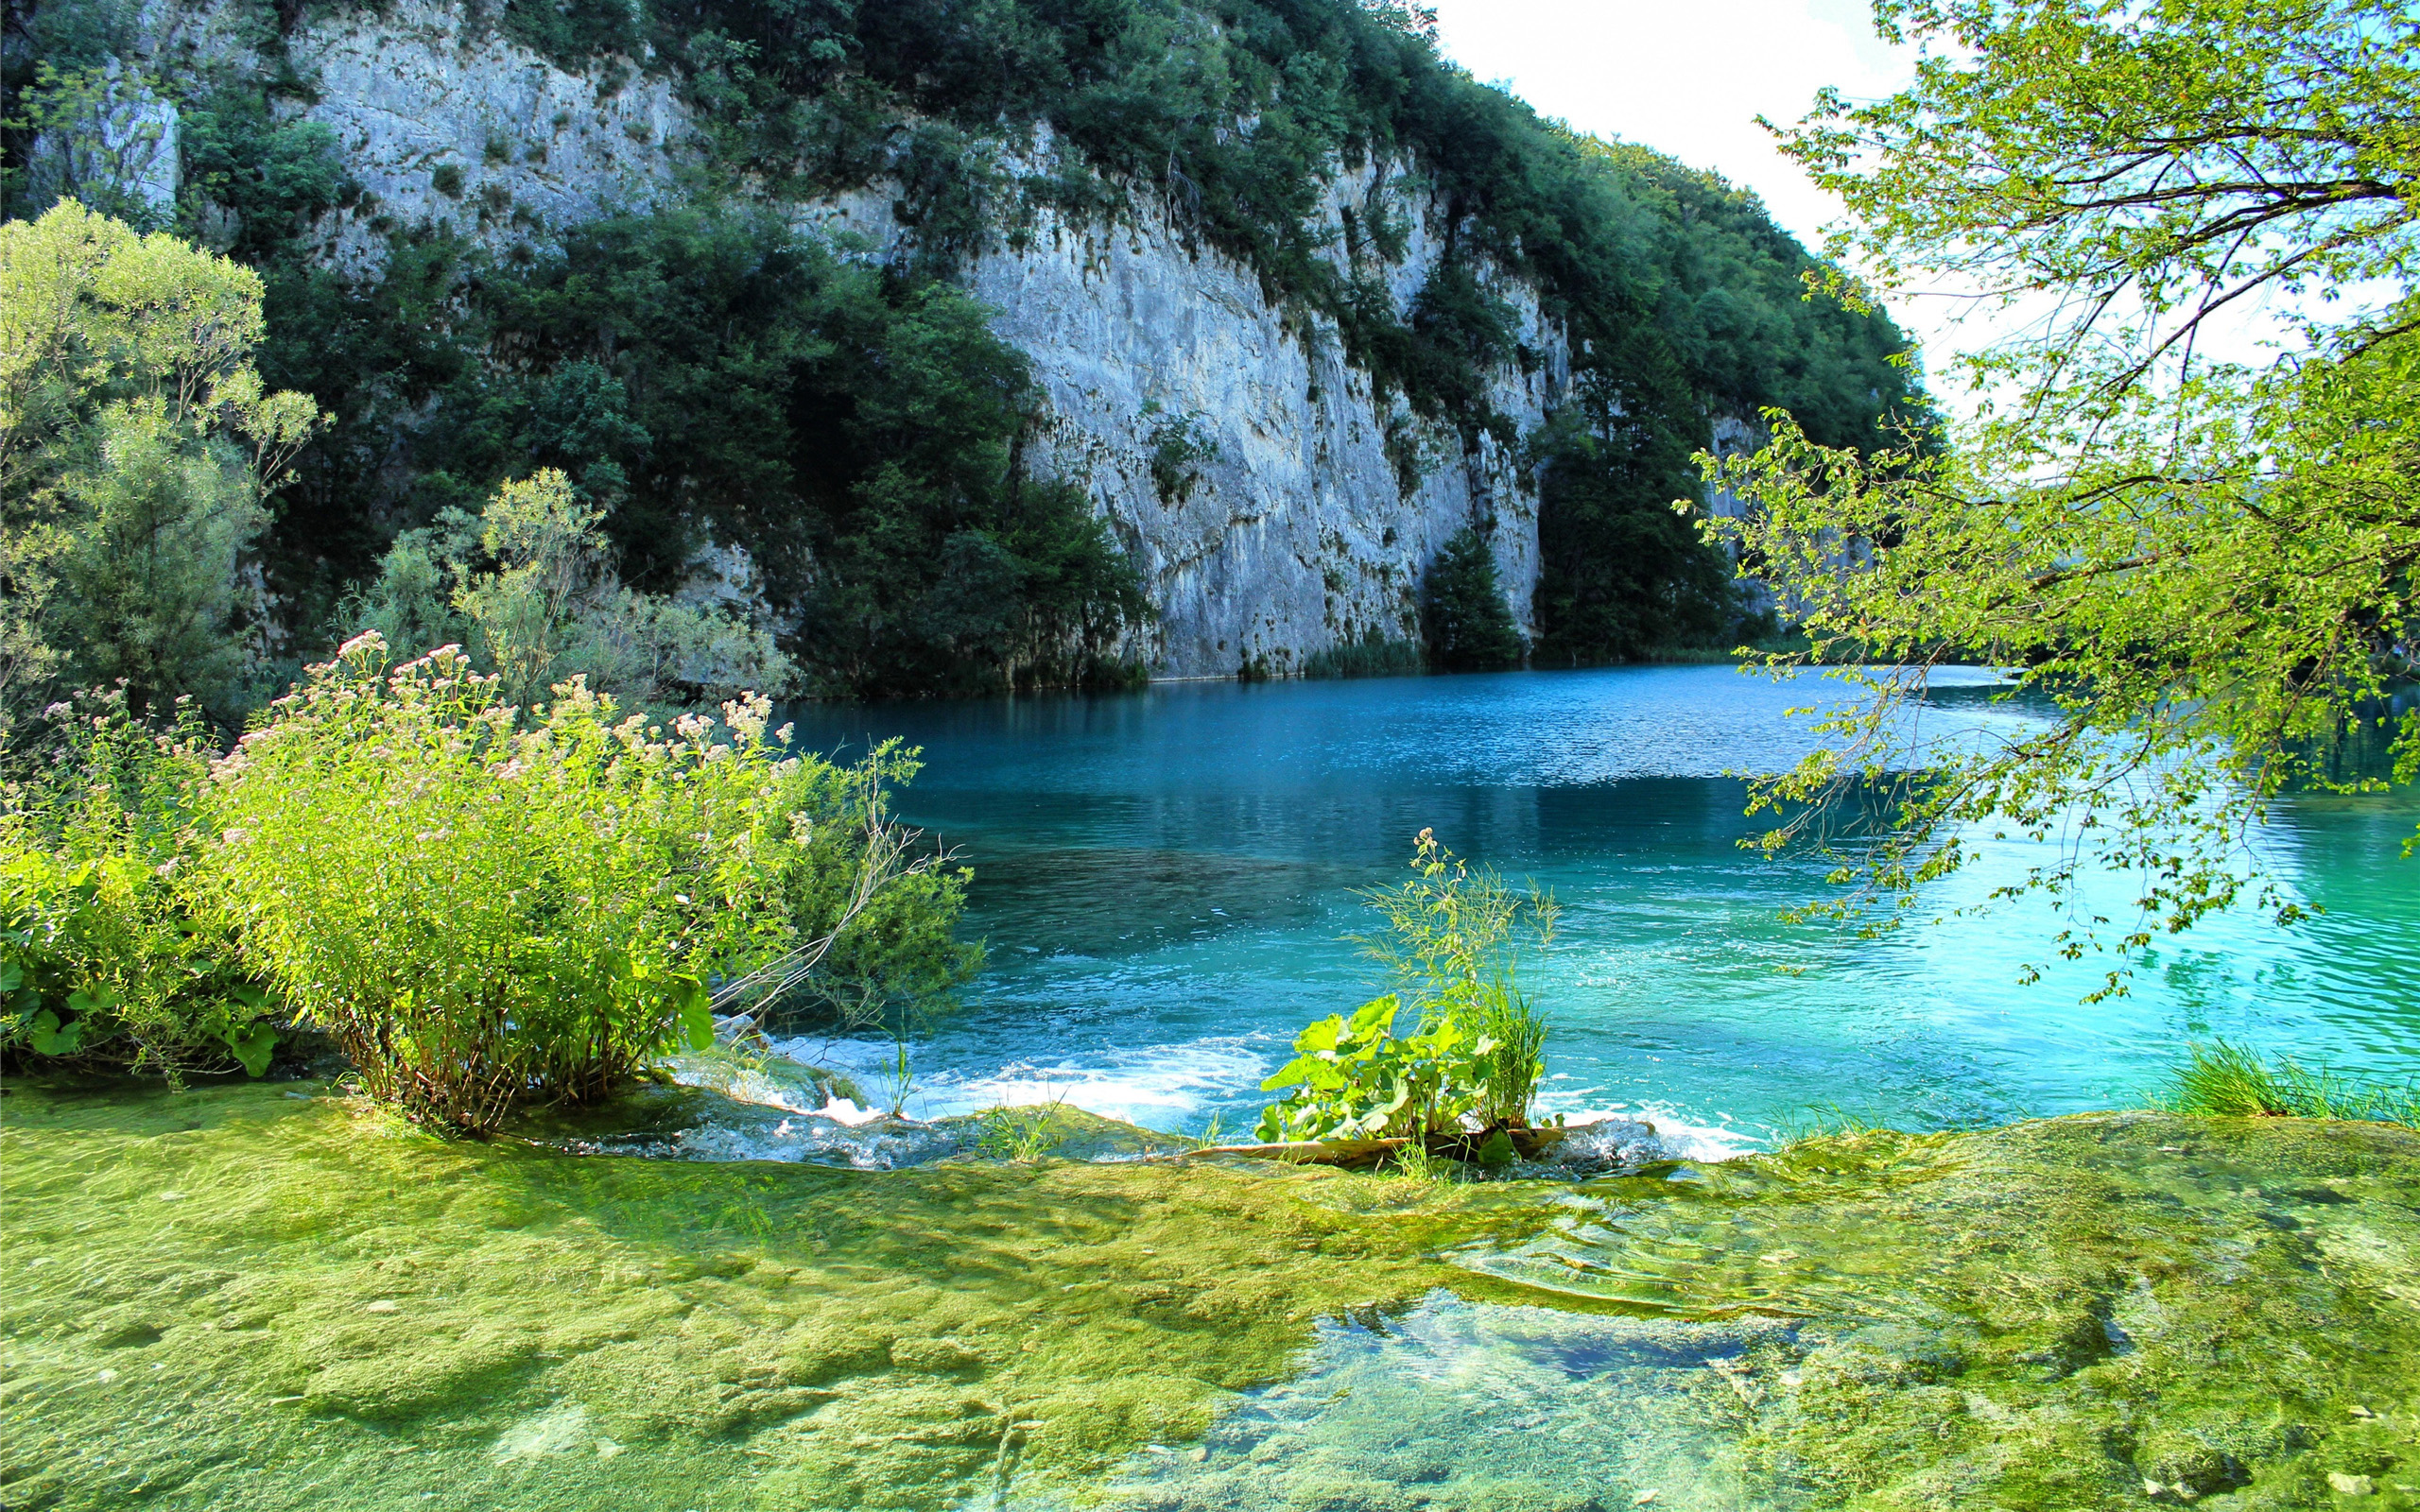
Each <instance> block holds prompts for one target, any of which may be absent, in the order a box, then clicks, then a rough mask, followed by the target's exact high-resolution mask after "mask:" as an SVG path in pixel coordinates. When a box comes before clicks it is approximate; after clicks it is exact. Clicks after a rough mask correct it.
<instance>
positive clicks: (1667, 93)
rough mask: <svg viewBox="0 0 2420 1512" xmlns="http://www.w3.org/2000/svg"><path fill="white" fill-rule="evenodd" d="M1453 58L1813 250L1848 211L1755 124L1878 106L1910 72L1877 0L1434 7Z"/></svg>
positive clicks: (1455, 0) (1566, 0) (1599, 0)
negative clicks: (1842, 98)
mask: <svg viewBox="0 0 2420 1512" xmlns="http://www.w3.org/2000/svg"><path fill="white" fill-rule="evenodd" d="M1434 3H1435V5H1436V8H1437V37H1438V42H1439V43H1440V44H1441V45H1442V46H1443V50H1444V52H1445V55H1446V56H1447V57H1449V58H1451V59H1453V60H1454V61H1456V62H1458V63H1460V64H1461V65H1462V66H1463V67H1464V68H1467V69H1469V70H1470V71H1471V73H1472V74H1473V75H1474V76H1475V77H1478V78H1479V79H1481V80H1483V81H1485V82H1488V83H1491V84H1502V85H1504V86H1506V87H1507V88H1509V89H1510V90H1511V91H1512V92H1513V94H1518V95H1519V96H1521V97H1522V98H1523V99H1525V100H1528V101H1529V102H1530V104H1531V105H1533V106H1535V107H1537V109H1538V110H1539V112H1541V113H1543V114H1547V115H1551V116H1559V117H1561V118H1562V119H1564V120H1565V121H1568V122H1570V123H1571V125H1573V126H1574V127H1577V128H1578V129H1581V130H1582V131H1586V132H1589V133H1591V134H1593V135H1597V136H1616V137H1620V138H1621V139H1622V140H1624V141H1626V142H1634V143H1637V144H1638V145H1640V146H1649V147H1653V148H1655V149H1656V150H1657V151H1659V152H1663V153H1666V154H1668V155H1669V156H1671V157H1675V158H1678V159H1680V160H1681V161H1682V162H1683V163H1687V164H1688V165H1689V166H1691V167H1693V168H1711V169H1713V170H1714V171H1715V172H1717V173H1720V174H1721V175H1722V176H1723V177H1724V178H1726V179H1728V180H1731V181H1732V182H1733V183H1735V184H1737V185H1739V186H1740V187H1742V188H1747V189H1753V190H1755V192H1756V194H1757V195H1759V196H1760V197H1762V198H1763V199H1764V201H1765V208H1766V209H1767V210H1769V211H1770V212H1772V215H1773V218H1774V219H1775V220H1777V221H1779V222H1780V223H1781V224H1782V226H1783V227H1784V228H1786V229H1787V230H1789V232H1792V233H1794V234H1795V235H1796V236H1797V237H1798V238H1799V239H1800V240H1801V241H1804V242H1806V243H1807V244H1808V245H1809V246H1810V247H1812V246H1813V245H1814V243H1815V241H1816V237H1817V233H1818V232H1820V231H1821V230H1822V229H1823V226H1824V223H1825V222H1826V221H1828V220H1831V219H1833V218H1834V217H1835V216H1837V215H1839V213H1840V203H1839V201H1838V200H1835V199H1833V198H1830V197H1829V196H1827V195H1825V194H1824V193H1823V192H1822V191H1821V190H1818V189H1817V188H1816V187H1815V186H1814V185H1813V184H1812V183H1810V182H1808V181H1807V180H1806V175H1804V174H1802V173H1800V172H1799V171H1798V169H1797V167H1796V166H1795V165H1793V164H1792V163H1790V162H1789V159H1787V158H1785V157H1783V156H1782V155H1781V154H1780V153H1779V152H1778V151H1776V150H1775V149H1774V147H1773V145H1772V137H1771V136H1770V135H1769V134H1768V133H1767V132H1766V131H1765V129H1763V128H1762V127H1760V126H1758V125H1757V124H1756V119H1755V118H1756V116H1758V115H1759V114H1762V115H1766V116H1769V117H1771V118H1772V120H1774V121H1776V122H1779V123H1783V124H1787V123H1789V122H1792V121H1795V120H1797V119H1798V118H1799V117H1800V116H1802V115H1804V114H1806V110H1807V107H1808V106H1809V105H1810V104H1812V103H1813V101H1814V98H1815V92H1816V91H1817V90H1819V89H1822V88H1823V87H1824V85H1826V84H1831V85H1836V86H1838V87H1839V88H1840V90H1841V92H1842V93H1843V94H1848V95H1850V96H1851V97H1853V98H1866V99H1878V98H1880V97H1881V96H1883V95H1886V94H1891V93H1893V91H1895V90H1897V89H1898V88H1900V87H1901V86H1902V85H1903V84H1905V83H1906V82H1907V81H1908V80H1909V78H1910V77H1912V75H1913V72H1914V56H1915V55H1914V50H1913V49H1912V48H1897V49H1894V48H1891V47H1887V46H1885V45H1884V44H1883V43H1880V42H1879V41H1877V40H1876V38H1875V35H1874V27H1873V24H1872V18H1873V10H1872V8H1871V6H1870V4H1869V0H1434Z"/></svg>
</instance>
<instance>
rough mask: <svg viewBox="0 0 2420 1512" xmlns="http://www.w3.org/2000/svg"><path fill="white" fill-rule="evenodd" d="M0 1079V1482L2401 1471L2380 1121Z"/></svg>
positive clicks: (2292, 1490) (125, 1493)
mask: <svg viewBox="0 0 2420 1512" xmlns="http://www.w3.org/2000/svg"><path fill="white" fill-rule="evenodd" d="M667 1095H673V1094H667ZM677 1095H679V1096H689V1095H710V1094H692V1093H681V1094H677ZM0 1108H5V1113H6V1117H5V1124H0V1196H4V1197H5V1199H6V1203H7V1212H8V1215H9V1222H8V1224H7V1228H6V1232H5V1236H0V1264H5V1266H6V1269H7V1274H8V1275H9V1278H10V1282H9V1284H10V1292H9V1340H8V1362H9V1370H8V1374H7V1382H6V1385H5V1389H0V1487H5V1489H0V1500H5V1502H6V1503H7V1504H9V1505H10V1506H18V1505H24V1506H27V1507H32V1506H43V1507H58V1508H95V1509H97V1508H103V1507H118V1506H124V1505H128V1504H131V1503H137V1502H139V1503H142V1504H147V1505H156V1506H163V1507H204V1506H208V1507H214V1508H216V1507H244V1508H285V1507H293V1508H304V1507H308V1508H312V1509H314V1512H320V1509H330V1508H333V1509H339V1512H342V1509H350V1508H369V1507H382V1508H383V1507H399V1506H409V1507H415V1508H419V1507H428V1508H432V1509H442V1508H446V1507H464V1508H470V1507H478V1508H488V1507H500V1506H511V1507H515V1508H527V1509H547V1508H562V1509H565V1512H569V1509H575V1508H577V1509H589V1508H597V1507H614V1508H625V1507H627V1508H633V1509H641V1512H646V1509H654V1508H663V1509H666V1512H683V1509H690V1508H698V1509H702V1508H705V1507H708V1506H711V1507H715V1508H717V1509H735V1508H759V1507H761V1508H767V1509H781V1512H821V1509H823V1508H840V1507H897V1508H903V1509H935V1512H938V1509H942V1508H959V1507H977V1508H991V1507H994V1506H997V1507H999V1508H1002V1509H1004V1512H1005V1509H1011V1508H1032V1509H1036V1512H1040V1509H1043V1508H1057V1507H1063V1506H1066V1507H1072V1506H1076V1505H1101V1506H1113V1507H1115V1506H1120V1505H1133V1506H1137V1507H1145V1506H1150V1507H1162V1508H1168V1509H1171V1512H1173V1509H1176V1508H1201V1509H1203V1512H1208V1509H1210V1508H1213V1507H1218V1508H1227V1507H1255V1506H1267V1507H1270V1508H1272V1509H1274V1508H1277V1507H1281V1506H1283V1507H1287V1508H1294V1507H1302V1506H1322V1507H1333V1508H1336V1509H1338V1512H1374V1509H1377V1508H1392V1507H1403V1508H1406V1509H1419V1512H1480V1509H1503V1512H1512V1509H1515V1508H1523V1509H1527V1508H1536V1509H1540V1512H1546V1509H1559V1512H1583V1509H1585V1508H1589V1507H1598V1508H1622V1507H1630V1506H1636V1505H1647V1506H1654V1507H1658V1508H1676V1507H1677V1508H1705V1509H1713V1508H1723V1509H1727V1512H1765V1509H1774V1512H1779V1509H1785V1508H1802V1507H1804V1508H1817V1507H1857V1508H1919V1507H1922V1508H1944V1509H1947V1508H1960V1509H1964V1508H1974V1507H1987V1508H2006V1509H2026V1512H2030V1509H2032V1508H2050V1507H2102V1506H2109V1507H2140V1506H2149V1505H2169V1504H2183V1503H2191V1504H2193V1505H2196V1506H2212V1507H2223V1508H2229V1509H2242V1512H2250V1509H2255V1508H2260V1509H2268V1508H2286V1507H2309V1508H2319V1507H2338V1506H2351V1505H2359V1506H2361V1507H2403V1508H2411V1507H2414V1506H2420V1492H2413V1491H2411V1490H2408V1489H2406V1487H2409V1486H2414V1485H2420V1449H2415V1440H2420V1279H2415V1278H2420V1136H2414V1135H2412V1134H2411V1133H2410V1132H2408V1131H2401V1130H2394V1129H2388V1128H2382V1127H2378V1126H2375V1125H2316V1124H2300V1123H2294V1122H2291V1121H2283V1120H2268V1121H2261V1122H2257V1123H2240V1124H2237V1123H2222V1122H2195V1121H2186V1120H2178V1119H2172V1118H2166V1117H2151V1116H2107V1117H2098V1118H2079V1119H2066V1120H2057V1121H2052V1122H2048V1123H2040V1124H2030V1125H2018V1126H2015V1127H2013V1128H2008V1129H1999V1130H1991V1131H1985V1132H1980V1133H1973V1134H1954V1135H1929V1136H1910V1135H1897V1134H1889V1133H1871V1134H1864V1135H1858V1136H1854V1137H1848V1138H1841V1139H1834V1140H1824V1141H1818V1142H1811V1143H1804V1144H1800V1145H1796V1146H1792V1147H1791V1148H1790V1149H1789V1150H1786V1151H1783V1152H1781V1153H1778V1154H1775V1155H1772V1156H1765V1157H1758V1158H1755V1159H1752V1160H1739V1161H1733V1162H1729V1163H1725V1164H1719V1165H1691V1166H1689V1167H1687V1168H1685V1170H1681V1171H1674V1170H1672V1169H1671V1168H1669V1167H1668V1166H1667V1167H1662V1168H1654V1167H1651V1168H1649V1169H1648V1170H1647V1171H1646V1172H1644V1173H1641V1174H1636V1175H1631V1176H1614V1177H1603V1178H1599V1179H1596V1180H1591V1181H1587V1182H1582V1183H1581V1184H1579V1185H1576V1186H1574V1185H1571V1184H1568V1183H1562V1184H1556V1183H1547V1182H1540V1181H1506V1182H1487V1183H1474V1184H1458V1183H1440V1182H1420V1181H1411V1180H1407V1179H1402V1178H1397V1177H1379V1176H1366V1175H1357V1174H1353V1173H1347V1172H1340V1171H1334V1170H1327V1169H1320V1168H1291V1167H1285V1166H1274V1165H1268V1164H1262V1163H1256V1162H1236V1163H1234V1164H1226V1163H1217V1164H1203V1163H1199V1162H1195V1163H1180V1162H1137V1161H1132V1160H1128V1161H1109V1162H1102V1163H1085V1162H1080V1161H1075V1160H1064V1159H1059V1160H1040V1161H1019V1160H947V1161H944V1162H942V1163H940V1164H935V1165H928V1166H925V1167H923V1168H920V1169H915V1170H901V1171H866V1170H856V1169H841V1168H832V1167H826V1166H821V1165H816V1164H812V1163H770V1162H766V1161H761V1160H742V1161H729V1162H714V1161H705V1160H637V1159H627V1158H600V1157H593V1156H590V1157H583V1156H579V1155H576V1154H572V1153H569V1152H567V1151H566V1150H565V1149H564V1148H562V1147H561V1146H560V1145H553V1144H545V1143H515V1142H510V1141H506V1142H498V1143H494V1144H490V1145H475V1144H447V1143H438V1142H435V1141H432V1140H430V1139H428V1138H427V1137H425V1136H423V1135H421V1134H418V1133H415V1132H413V1131H410V1130H408V1129H405V1128H401V1127H398V1126H397V1125H394V1124H392V1123H391V1122H390V1121H389V1120H387V1119H385V1118H383V1117H382V1116H380V1115H378V1114H376V1113H375V1112H374V1111H372V1110H369V1109H367V1108H364V1107H363V1106H362V1105H361V1104H360V1102H359V1101H358V1100H357V1099H349V1098H342V1097H329V1096H317V1097H305V1098H300V1099H298V1098H294V1097H290V1096H288V1095H286V1092H285V1091H281V1090H279V1089H275V1088H268V1087H260V1086H241V1087H229V1088H201V1089H196V1090H194V1091H187V1092H185V1093H182V1094H172V1093H169V1092H166V1091H160V1090H156V1089H145V1090H140V1091H129V1090H127V1089H124V1088H114V1089H107V1090H99V1091H95V1090H91V1089H87V1090H83V1091H76V1090H70V1089H63V1088H45V1087H43V1086H37V1085H30V1084H25V1083H19V1084H16V1085H14V1086H13V1087H11V1088H10V1090H9V1095H8V1096H7V1098H6V1099H5V1101H0ZM682 1116H683V1117H686V1116H687V1115H686V1114H683V1115H682ZM672 1122H673V1123H674V1124H678V1122H679V1120H678V1119H675V1120H673V1121H672ZM667 1126H670V1125H667ZM1084 1133H1086V1130H1084V1129H1081V1128H1071V1130H1070V1138H1071V1140H1072V1139H1073V1138H1074V1137H1075V1136H1076V1135H1078V1134H1084ZM1090 1134H1091V1135H1097V1136H1098V1137H1099V1138H1100V1139H1102V1140H1106V1141H1110V1142H1111V1143H1115V1137H1116V1136H1115V1130H1099V1129H1096V1130H1091V1131H1090ZM1088 1137H1089V1136H1088ZM1674 1176H1681V1177H1686V1178H1685V1179H1672V1178H1671V1177H1674ZM169 1194H174V1200H165V1199H166V1198H167V1197H168V1196H169ZM2347 1486H2366V1489H2360V1490H2354V1489H2347Z"/></svg>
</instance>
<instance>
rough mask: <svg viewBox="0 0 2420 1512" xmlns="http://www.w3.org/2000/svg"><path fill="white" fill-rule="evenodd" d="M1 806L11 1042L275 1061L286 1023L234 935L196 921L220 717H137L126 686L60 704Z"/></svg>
mask: <svg viewBox="0 0 2420 1512" xmlns="http://www.w3.org/2000/svg"><path fill="white" fill-rule="evenodd" d="M46 724H47V726H48V727H49V729H48V734H47V737H46V738H44V739H43V741H42V742H41V743H40V746H39V747H38V748H37V750H36V751H35V752H34V753H32V755H33V761H32V772H33V776H32V777H31V779H30V780H29V781H27V782H24V783H23V784H21V785H20V786H19V787H17V788H16V789H15V790H14V791H13V792H12V793H11V794H10V795H9V797H10V801H9V803H8V804H7V805H6V806H5V807H0V1051H5V1052H8V1053H10V1054H25V1053H30V1054H32V1055H36V1056H41V1057H52V1058H57V1059H61V1060H69V1061H74V1062H78V1063H81V1064H86V1065H93V1064H98V1065H104V1066H112V1067H120V1068H127V1069H132V1070H138V1071H157V1072H160V1073H163V1074H166V1075H167V1076H169V1077H170V1078H172V1079H173V1078H175V1077H177V1076H180V1075H182V1074H184V1073H186V1072H198V1071H218V1070H223V1069H228V1068H231V1067H233V1066H234V1065H237V1064H240V1065H242V1066H243V1067H244V1069H245V1070H247V1071H249V1072H251V1073H252V1074H254V1075H258V1074H260V1073H261V1072H263V1071H265V1070H267V1069H268V1057H269V1054H270V1052H271V1051H272V1050H273V1049H275V1047H276V1044H277V1033H276V1031H275V1030H274V1029H273V1028H271V1027H270V1026H269V1025H268V1023H267V1022H264V1011H265V1005H266V1004H267V1001H268V999H267V996H266V994H264V993H263V992H262V991H261V990H260V988H258V987H256V986H254V985H253V984H251V982H249V981H247V980H246V979H245V978H244V976H243V974H242V972H241V971H240V970H239V969H238V968H237V966H236V964H235V953H234V951H233V947H232V945H231V943H230V942H229V941H228V939H227V938H226V936H224V935H223V934H219V933H214V932H213V931H211V930H209V929H206V928H203V927H200V926H199V925H198V924H197V923H196V922H195V920H194V906H193V905H194V902H195V899H194V888H195V885H196V883H197V881H198V880H199V868H198V867H197V865H196V863H197V860H198V858H199V854H200V852H201V851H203V849H204V848H205V846H206V845H207V843H208V841H207V834H206V832H207V824H206V821H204V820H203V819H202V818H201V816H200V812H199V807H198V805H199V802H200V801H201V800H202V799H204V798H206V797H207V786H208V782H207V774H208V750H209V747H208V746H207V744H206V739H207V735H206V731H205V730H203V729H202V727H201V725H200V722H199V719H197V718H196V717H194V716H193V715H192V714H191V713H190V712H187V713H184V715H183V717H182V719H181V720H180V722H179V724H178V725H177V726H176V727H175V728H173V729H171V730H148V729H146V728H145V727H144V726H143V725H142V724H141V723H139V722H137V721H136V720H134V719H132V718H131V717H130V716H129V714H128V713H127V708H126V698H125V696H124V693H123V691H122V690H112V691H108V692H103V693H98V694H92V695H86V696H83V697H81V698H79V699H78V701H77V702H76V703H73V704H70V703H60V704H54V705H53V706H52V707H51V708H50V710H49V711H48V719H47V721H46Z"/></svg>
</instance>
